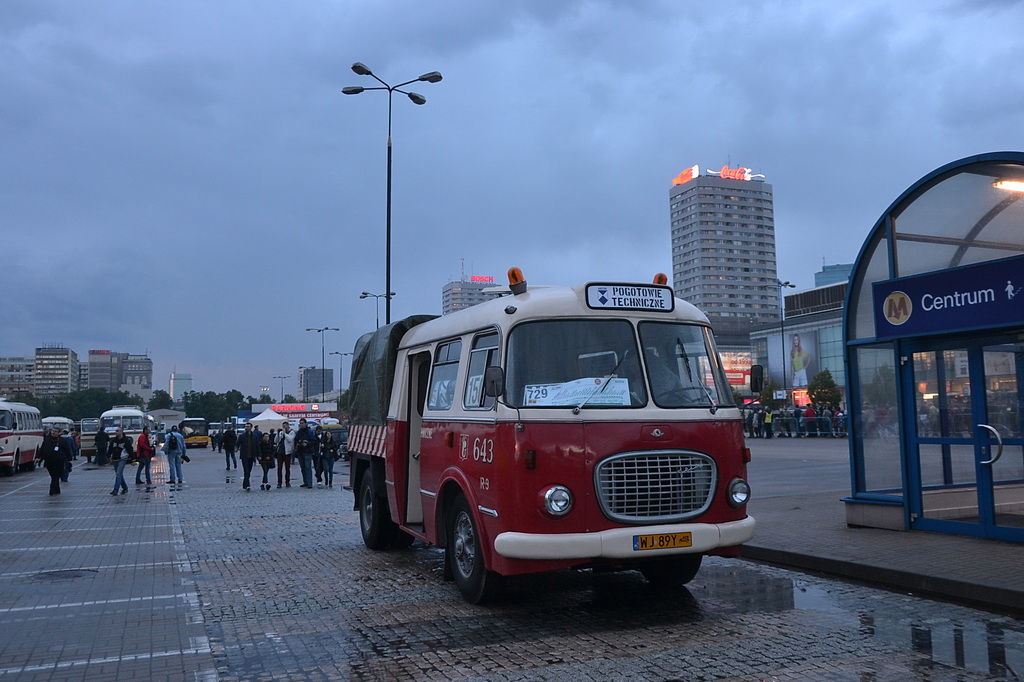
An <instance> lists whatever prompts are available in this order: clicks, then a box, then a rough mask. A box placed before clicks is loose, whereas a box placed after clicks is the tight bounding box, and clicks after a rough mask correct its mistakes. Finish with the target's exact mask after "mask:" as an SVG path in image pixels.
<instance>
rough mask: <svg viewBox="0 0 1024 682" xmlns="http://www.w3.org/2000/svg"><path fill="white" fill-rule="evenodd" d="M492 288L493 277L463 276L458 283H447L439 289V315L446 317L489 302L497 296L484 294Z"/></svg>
mask: <svg viewBox="0 0 1024 682" xmlns="http://www.w3.org/2000/svg"><path fill="white" fill-rule="evenodd" d="M494 286H495V284H494V278H493V277H484V276H481V275H473V276H472V277H467V276H465V275H463V276H462V279H461V280H459V281H458V282H448V284H445V285H444V287H443V288H442V289H441V314H442V315H447V314H448V313H454V312H455V311H457V310H463V309H465V308H468V307H470V306H474V305H476V304H477V303H483V302H484V301H489V300H491V299H492V298H494V297H495V296H496V295H497V294H493V293H486V291H485V290H486V289H490V288H492V287H494Z"/></svg>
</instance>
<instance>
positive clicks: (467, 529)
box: [445, 495, 501, 604]
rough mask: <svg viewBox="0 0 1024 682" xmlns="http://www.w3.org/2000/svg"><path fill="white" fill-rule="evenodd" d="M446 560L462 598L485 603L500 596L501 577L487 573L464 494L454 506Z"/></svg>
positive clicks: (477, 534) (476, 602) (449, 527)
mask: <svg viewBox="0 0 1024 682" xmlns="http://www.w3.org/2000/svg"><path fill="white" fill-rule="evenodd" d="M445 557H446V558H447V559H448V568H449V570H450V571H451V575H452V578H454V580H455V586H456V587H458V588H459V592H460V593H461V594H462V597H463V599H465V600H466V601H468V602H469V603H470V604H483V603H486V602H489V601H493V600H494V599H495V598H496V597H497V596H498V594H499V592H500V589H501V585H500V583H501V576H499V575H498V574H497V573H494V572H493V571H488V570H487V567H486V566H485V565H484V555H483V547H482V545H481V543H480V533H479V532H478V531H477V527H476V521H475V520H474V518H473V512H472V510H471V509H470V508H469V503H468V502H467V501H466V498H465V497H464V496H462V495H459V497H458V498H456V500H455V502H454V504H452V511H451V516H450V517H449V521H448V546H447V547H446V548H445Z"/></svg>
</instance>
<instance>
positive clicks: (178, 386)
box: [170, 372, 192, 401]
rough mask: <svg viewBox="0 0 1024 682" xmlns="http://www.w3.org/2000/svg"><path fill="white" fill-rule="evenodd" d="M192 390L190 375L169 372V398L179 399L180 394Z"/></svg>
mask: <svg viewBox="0 0 1024 682" xmlns="http://www.w3.org/2000/svg"><path fill="white" fill-rule="evenodd" d="M191 390H192V375H191V374H181V373H179V372H172V373H171V383H170V394H171V400H174V401H180V400H181V396H183V395H185V394H186V393H188V392H189V391H191Z"/></svg>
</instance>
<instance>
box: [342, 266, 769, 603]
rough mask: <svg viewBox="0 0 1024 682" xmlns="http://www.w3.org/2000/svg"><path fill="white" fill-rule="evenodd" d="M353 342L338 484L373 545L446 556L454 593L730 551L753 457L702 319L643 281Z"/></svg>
mask: <svg viewBox="0 0 1024 682" xmlns="http://www.w3.org/2000/svg"><path fill="white" fill-rule="evenodd" d="M509 280H510V288H509V292H510V294H511V295H509V296H503V297H501V298H496V299H495V300H492V301H489V302H485V303H481V304H478V305H475V306H472V307H470V308H467V309H465V310H463V311H460V312H457V313H452V314H450V315H446V316H444V317H440V318H434V317H432V316H417V317H411V318H406V319H405V320H401V321H399V322H395V323H393V324H390V325H387V326H385V327H381V328H380V329H379V330H377V331H376V332H372V333H369V334H366V335H364V336H363V337H361V338H360V339H359V341H358V342H357V344H356V347H355V353H354V361H353V375H352V382H351V389H350V390H351V391H352V394H351V403H350V409H351V422H352V426H351V430H350V438H349V443H348V450H349V456H350V472H349V476H350V481H349V484H350V486H351V488H352V489H353V491H354V492H355V505H354V508H355V509H357V510H358V511H359V515H360V525H361V530H362V536H363V541H364V543H365V544H366V546H367V547H369V548H371V549H384V548H387V547H402V546H408V545H409V544H411V542H412V541H413V540H415V539H419V540H421V541H424V542H427V543H430V544H434V545H437V546H440V547H443V548H444V549H445V557H446V563H445V573H446V576H448V575H450V576H451V577H452V578H453V579H454V581H455V583H456V585H457V587H458V588H459V591H460V592H461V593H462V595H463V597H464V598H465V599H466V600H467V601H470V602H472V603H480V602H484V601H487V600H489V599H491V598H493V597H495V596H496V595H497V594H498V593H499V589H500V583H501V579H502V576H510V575H516V574H523V573H533V572H540V571H549V570H555V569H560V568H566V567H602V568H612V569H615V568H618V569H636V570H639V571H641V572H642V573H643V575H644V576H645V577H646V578H647V579H648V580H650V581H652V582H655V583H662V584H677V585H678V584H685V583H687V582H689V581H690V580H691V579H692V578H693V577H694V576H695V575H696V573H697V571H698V570H699V568H700V564H701V558H702V556H703V555H724V556H736V555H737V554H738V553H739V546H740V545H741V544H742V543H744V542H746V541H747V540H749V539H750V538H751V537H752V536H753V532H754V525H755V524H754V519H753V518H752V517H750V516H748V515H747V512H746V504H747V501H748V499H749V497H750V487H749V485H748V484H747V481H746V476H747V474H746V465H747V462H749V460H750V451H749V449H747V448H746V447H745V443H744V439H743V430H742V423H741V418H740V411H739V409H738V407H737V405H736V402H735V400H734V399H733V395H732V391H731V389H730V388H729V385H728V382H727V379H726V376H725V372H724V371H723V368H722V365H721V362H720V360H719V357H718V353H717V351H716V349H715V344H714V337H713V334H712V331H711V327H710V325H709V323H708V320H707V317H706V316H705V315H704V314H703V313H701V312H700V311H699V310H697V308H695V307H694V306H693V305H691V304H689V303H687V302H685V301H682V300H679V299H676V298H675V297H674V296H673V293H672V290H671V289H670V288H669V287H667V286H665V285H664V283H665V281H666V278H665V276H664V275H659V276H658V277H656V278H655V282H656V283H655V284H622V283H589V284H585V285H581V286H577V287H572V288H567V287H528V286H527V285H526V282H525V281H524V280H523V278H522V274H521V273H520V271H519V270H518V268H513V269H512V270H510V271H509Z"/></svg>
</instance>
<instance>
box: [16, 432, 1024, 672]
mask: <svg viewBox="0 0 1024 682" xmlns="http://www.w3.org/2000/svg"><path fill="white" fill-rule="evenodd" d="M190 454H192V462H191V463H190V464H187V465H186V467H185V475H186V479H187V483H186V484H185V486H184V487H183V489H182V490H175V491H169V490H168V486H166V485H163V484H160V485H155V486H152V487H151V488H150V489H148V490H147V489H145V487H139V488H136V487H134V486H132V490H131V491H130V492H129V494H127V495H123V496H117V497H111V496H109V495H108V494H107V493H108V491H109V489H110V487H112V482H113V472H112V471H111V470H110V469H109V467H108V468H105V469H94V468H90V467H87V466H83V465H81V464H80V465H79V466H78V467H76V470H75V471H74V472H73V473H72V477H71V482H70V483H68V484H65V486H64V494H62V495H61V496H59V497H47V495H46V489H47V480H46V478H47V477H46V474H45V472H39V471H37V472H33V473H27V474H24V473H23V474H18V475H17V476H15V477H12V478H7V479H2V480H0V518H2V519H3V520H4V531H3V532H2V533H0V560H2V566H3V569H2V572H0V617H2V623H3V627H2V629H3V633H4V636H3V639H2V640H0V679H2V678H8V679H17V680H90V681H91V680H108V679H109V680H115V679H120V680H124V679H147V680H148V679H154V680H158V679H167V680H183V679H190V680H215V679H220V680H263V679H266V680H271V679H273V680H278V679H283V680H502V681H518V680H551V681H556V680H557V681H558V682H571V681H576V680H602V681H603V680H627V679H628V680H664V681H668V680H858V681H865V680H871V681H872V682H876V681H877V682H881V681H885V680H893V681H896V680H900V681H902V680H964V681H971V680H1002V679H1006V680H1010V679H1020V678H1019V676H1020V675H1021V674H1024V622H1022V621H1019V620H1015V619H1013V618H1010V617H1006V616H1001V615H995V614H991V613H987V612H984V611H978V610H974V609H971V608H967V607H964V606H959V605H955V604H948V603H943V602H938V601H930V600H926V599H920V598H917V597H913V596H909V595H905V594H900V593H893V592H887V591H884V590H879V589H875V588H872V587H866V586H863V585H857V584H852V583H846V582H840V581H835V580H830V579H826V578H822V577H815V576H810V575H805V574H801V573H796V572H791V571H786V570H782V569H778V568H773V567H770V566H764V565H758V564H754V563H751V562H747V561H743V560H727V559H710V560H707V561H706V562H705V565H704V568H703V569H702V570H701V572H700V574H699V575H698V576H697V578H696V579H695V580H694V581H693V582H692V583H691V584H690V585H689V586H688V588H687V589H680V590H676V591H669V592H658V591H654V590H653V589H651V588H650V587H649V586H648V584H647V583H646V582H645V581H644V580H643V578H642V577H641V576H640V575H639V573H605V574H596V573H593V572H588V571H584V572H574V571H562V572H557V573H552V574H543V575H536V576H525V577H521V578H519V579H516V580H514V581H512V583H511V585H510V588H509V592H508V595H507V597H506V599H505V600H504V601H503V602H502V603H499V604H496V605H492V606H488V607H478V606H471V605H469V604H466V603H465V602H463V601H462V600H461V599H460V597H459V596H458V592H457V591H456V589H455V588H454V586H453V585H451V584H449V583H445V582H444V580H443V577H442V554H441V552H440V551H439V550H436V549H433V548H427V547H423V546H421V545H419V544H416V545H414V546H413V547H412V548H411V549H409V550H404V551H388V552H371V551H369V550H367V549H365V548H364V547H363V545H362V541H361V539H360V536H359V530H358V517H357V515H356V513H355V512H353V511H352V510H351V506H352V495H351V493H350V492H347V491H344V490H343V489H341V488H340V486H339V485H337V484H336V486H335V487H334V488H333V489H314V490H305V489H301V488H298V487H292V488H284V489H280V490H278V489H276V488H275V489H273V490H271V491H269V492H264V491H260V490H259V489H258V484H259V481H258V480H254V484H255V485H256V486H257V487H256V488H254V489H253V491H252V492H249V493H246V492H243V491H242V490H241V489H240V476H239V475H238V472H237V471H236V470H231V471H224V469H223V466H222V462H223V458H222V457H221V456H219V455H214V454H211V453H209V452H201V451H200V452H195V453H190ZM164 469H165V463H164V461H163V460H161V459H160V458H158V459H157V461H156V464H155V474H154V475H155V480H156V481H160V482H162V481H164V480H165V473H164ZM238 471H240V470H238ZM273 473H275V472H272V474H273ZM293 473H295V472H293ZM132 475H134V474H132ZM257 478H258V477H257ZM129 485H130V486H131V479H129Z"/></svg>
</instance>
